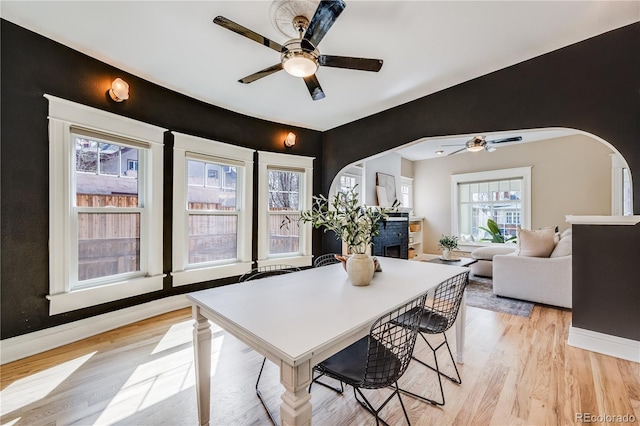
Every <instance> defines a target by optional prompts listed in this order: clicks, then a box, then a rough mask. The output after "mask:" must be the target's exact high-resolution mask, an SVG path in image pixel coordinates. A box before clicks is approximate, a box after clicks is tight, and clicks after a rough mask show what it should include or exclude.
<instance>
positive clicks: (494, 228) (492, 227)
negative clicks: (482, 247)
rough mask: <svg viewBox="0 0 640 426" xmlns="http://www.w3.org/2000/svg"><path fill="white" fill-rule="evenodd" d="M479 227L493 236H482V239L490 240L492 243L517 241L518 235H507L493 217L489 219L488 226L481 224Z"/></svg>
mask: <svg viewBox="0 0 640 426" xmlns="http://www.w3.org/2000/svg"><path fill="white" fill-rule="evenodd" d="M478 228H479V229H482V230H483V231H484V232H486V233H487V234H489V235H490V237H491V238H482V239H481V240H480V241H489V242H492V243H509V242H513V243H515V242H516V238H517V237H516V236H515V235H511V236H508V237H505V236H504V234H503V233H502V229H500V227H499V226H498V224H497V223H496V221H495V220H493V219H487V226H486V227H484V226H479V227H478Z"/></svg>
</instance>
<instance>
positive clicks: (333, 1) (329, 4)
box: [304, 0, 347, 47]
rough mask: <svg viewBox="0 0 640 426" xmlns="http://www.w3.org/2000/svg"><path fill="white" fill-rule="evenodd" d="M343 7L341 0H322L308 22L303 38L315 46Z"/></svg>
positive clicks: (343, 3)
mask: <svg viewBox="0 0 640 426" xmlns="http://www.w3.org/2000/svg"><path fill="white" fill-rule="evenodd" d="M345 7H347V5H346V4H345V2H344V1H343V0H322V1H321V2H320V4H319V5H318V8H317V9H316V13H314V15H313V18H311V22H309V26H308V27H307V31H306V32H305V33H304V39H305V40H307V41H309V42H311V44H313V46H314V47H317V46H318V43H320V41H321V40H322V39H323V38H324V36H325V35H326V34H327V31H329V28H331V26H332V25H333V23H334V22H335V21H336V19H338V16H340V14H341V13H342V11H343V10H344V8H345Z"/></svg>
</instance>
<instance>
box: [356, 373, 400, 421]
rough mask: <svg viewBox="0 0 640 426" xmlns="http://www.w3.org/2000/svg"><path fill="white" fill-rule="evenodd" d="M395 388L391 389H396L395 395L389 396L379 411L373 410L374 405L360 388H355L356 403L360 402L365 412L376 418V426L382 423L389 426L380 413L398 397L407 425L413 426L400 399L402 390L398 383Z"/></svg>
mask: <svg viewBox="0 0 640 426" xmlns="http://www.w3.org/2000/svg"><path fill="white" fill-rule="evenodd" d="M394 386H395V388H394V387H391V388H392V389H394V391H393V393H391V395H389V397H388V398H387V399H386V400H385V401H384V402H383V403H382V405H380V407H378V409H375V408H373V405H371V403H370V402H369V400H368V399H367V398H366V397H365V396H364V394H363V393H362V391H360V389H359V388H355V387H354V388H353V396H354V397H355V399H356V401H358V403H359V404H360V405H361V406H362V407H363V408H364V409H365V410H367V411H368V412H369V414H371V415H372V416H374V417H375V418H376V425H379V424H380V423H382V424H383V425H385V426H389V423H387V422H385V421H384V420H383V419H381V418H380V411H382V409H383V408H384V407H385V406H386V405H387V404H388V403H389V401H391V399H392V398H393V397H394V396H396V395H397V396H398V399H399V400H400V406H401V407H402V412H403V413H404V417H405V419H406V420H407V424H408V425H409V426H411V422H410V421H409V415H408V414H407V410H406V409H405V407H404V403H403V402H402V398H401V397H400V392H401V390H400V388H399V387H398V383H397V382H396V383H394ZM356 392H357V393H356ZM358 395H360V397H361V398H362V400H360V398H358Z"/></svg>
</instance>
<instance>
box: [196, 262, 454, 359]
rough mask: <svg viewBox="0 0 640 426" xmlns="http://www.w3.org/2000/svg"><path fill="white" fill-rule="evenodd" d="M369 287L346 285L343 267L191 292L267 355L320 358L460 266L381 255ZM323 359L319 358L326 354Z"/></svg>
mask: <svg viewBox="0 0 640 426" xmlns="http://www.w3.org/2000/svg"><path fill="white" fill-rule="evenodd" d="M379 260H380V264H381V267H382V271H381V272H376V273H375V274H374V277H373V280H372V281H371V283H370V284H369V285H368V286H364V287H356V286H353V285H351V284H350V283H349V281H348V279H347V274H346V272H345V271H344V268H343V266H342V264H334V265H329V266H323V267H319V268H312V269H307V270H303V271H300V272H294V273H290V274H283V275H277V276H272V277H268V278H263V279H259V280H253V281H246V282H243V283H238V284H231V285H227V286H223V287H217V288H211V289H207V290H202V291H198V292H194V293H190V294H189V295H188V297H189V299H191V301H192V302H193V303H194V304H195V305H197V306H198V307H200V309H201V311H202V313H203V314H204V315H205V316H207V317H208V318H209V319H211V320H213V321H214V322H215V323H216V324H217V325H219V326H221V327H222V328H224V329H225V330H227V331H229V332H230V333H231V334H233V335H234V336H236V337H238V338H240V339H241V340H242V341H244V342H245V343H247V344H249V345H250V346H252V347H254V349H258V351H259V352H261V353H262V354H263V355H265V356H267V357H268V358H270V359H271V360H283V361H285V362H287V363H289V364H290V365H296V364H298V363H299V362H302V361H305V360H307V359H315V360H317V361H318V362H319V361H322V360H323V359H325V358H326V357H328V356H330V355H331V354H333V353H335V352H337V351H339V350H340V349H342V348H344V347H346V346H348V345H349V344H351V343H353V342H355V341H356V340H358V339H359V338H360V337H362V336H363V335H366V333H367V332H368V331H369V328H370V327H371V324H373V322H374V321H375V320H376V319H377V318H378V317H380V316H381V315H382V314H384V313H386V312H389V311H391V310H392V309H394V308H396V307H399V306H401V305H402V304H405V303H407V302H409V301H410V300H411V299H413V298H415V297H417V296H419V295H420V294H422V293H424V292H426V291H428V290H431V289H433V288H434V287H435V286H437V285H438V284H439V283H441V282H442V281H444V280H446V279H448V278H451V277H453V276H455V275H457V274H459V273H461V272H464V271H466V269H463V268H456V267H451V266H443V265H437V264H433V263H425V262H415V261H409V260H402V259H394V258H387V257H379ZM323 357H324V358H323Z"/></svg>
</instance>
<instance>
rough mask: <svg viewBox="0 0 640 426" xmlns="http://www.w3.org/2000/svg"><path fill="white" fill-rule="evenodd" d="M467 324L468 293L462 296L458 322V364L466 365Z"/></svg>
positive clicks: (465, 292)
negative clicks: (465, 341)
mask: <svg viewBox="0 0 640 426" xmlns="http://www.w3.org/2000/svg"><path fill="white" fill-rule="evenodd" d="M466 324H467V291H466V290H465V291H464V294H463V295H462V302H461V303H460V312H458V318H457V320H456V361H457V362H458V364H464V339H465V333H466Z"/></svg>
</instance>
